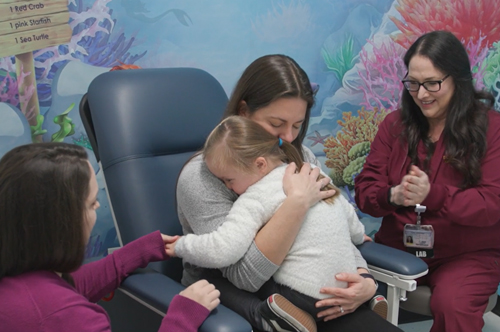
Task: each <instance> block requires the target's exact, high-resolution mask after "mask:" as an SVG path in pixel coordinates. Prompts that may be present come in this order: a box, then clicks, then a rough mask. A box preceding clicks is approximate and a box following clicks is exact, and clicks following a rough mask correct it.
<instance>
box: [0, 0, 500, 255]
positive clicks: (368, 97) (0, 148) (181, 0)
mask: <svg viewBox="0 0 500 332" xmlns="http://www.w3.org/2000/svg"><path fill="white" fill-rule="evenodd" d="M68 10H69V22H68V23H69V25H70V27H71V29H72V36H71V40H70V41H69V42H68V43H66V44H62V45H58V46H52V47H47V48H44V49H41V50H36V51H34V52H33V57H34V71H35V75H36V85H34V84H32V85H29V84H28V85H26V88H25V89H24V90H23V91H19V89H18V83H19V82H22V81H23V80H24V79H25V77H24V75H25V74H23V73H24V72H22V71H21V75H18V74H17V73H16V63H15V62H16V60H15V57H13V56H12V57H4V58H0V156H1V155H3V154H4V153H5V152H6V151H8V150H10V149H11V148H13V147H14V146H17V145H20V144H25V143H30V142H32V141H33V140H35V138H37V137H38V138H39V139H41V140H43V141H63V142H68V143H73V144H78V145H81V146H84V147H85V148H87V150H88V152H89V155H90V156H91V158H92V164H93V166H94V167H95V169H96V171H97V177H98V180H99V184H100V186H101V191H100V193H99V195H100V197H99V199H100V201H101V205H102V207H101V209H100V210H99V212H98V222H97V224H96V227H95V229H94V231H93V233H92V237H91V239H90V241H89V245H88V248H87V252H86V257H87V259H89V260H92V259H96V258H99V257H101V256H103V255H105V254H106V251H107V248H109V247H113V246H116V245H117V241H116V231H115V230H114V226H113V221H112V217H111V212H110V211H109V204H107V203H106V201H107V198H106V193H105V191H104V182H103V179H102V175H101V174H100V172H99V166H98V163H97V161H96V160H95V158H94V157H93V154H92V150H91V146H90V143H89V141H88V137H87V134H86V132H85V130H84V128H83V125H82V123H81V119H80V117H79V115H78V105H79V102H80V100H81V98H82V96H83V94H85V92H86V90H87V88H88V85H89V84H90V82H91V81H92V79H94V78H95V77H96V76H97V75H99V74H101V73H103V72H106V71H109V70H111V69H112V68H113V67H115V69H122V68H134V67H135V66H137V67H142V68H153V67H180V66H188V67H198V68H202V69H205V70H207V71H208V72H210V73H211V74H212V75H214V76H215V77H216V78H217V79H218V80H219V82H220V83H221V84H222V86H223V88H224V89H225V91H226V93H227V94H228V95H229V94H230V93H231V91H232V89H233V87H234V84H235V82H236V80H237V79H238V77H239V75H240V74H241V72H242V71H243V69H244V68H245V67H246V66H247V65H248V64H249V63H250V62H251V61H252V60H254V59H255V58H257V57H259V56H261V55H264V54H271V53H284V54H287V55H290V56H291V57H293V58H294V59H295V60H296V61H297V62H298V63H299V64H300V65H301V66H302V67H303V68H304V70H305V71H306V72H307V73H308V75H309V76H310V79H311V81H312V82H315V83H317V84H318V85H319V87H320V88H319V91H318V93H317V94H316V104H315V106H314V107H313V109H312V112H311V114H312V118H311V121H310V125H309V128H308V132H307V135H306V139H305V141H304V144H305V145H306V146H308V147H309V148H311V150H312V151H313V152H314V153H315V154H316V156H317V157H318V159H319V160H320V161H321V163H322V165H323V170H324V171H325V172H327V173H328V174H329V175H330V176H331V177H332V179H333V181H334V183H335V184H336V185H337V186H339V187H341V188H343V191H344V195H345V196H346V197H347V198H348V199H349V200H350V201H351V202H352V204H354V205H355V203H354V199H353V197H352V195H353V193H352V188H353V185H354V181H355V177H356V175H357V174H358V173H359V171H360V170H361V168H362V167H363V163H364V160H365V158H366V155H367V154H368V153H369V151H370V144H371V142H372V141H373V139H374V137H375V134H376V132H377V128H378V125H379V124H380V122H381V121H382V120H383V119H384V117H385V116H386V115H387V114H388V113H390V112H392V111H394V110H396V109H397V108H398V105H399V96H400V94H401V91H402V88H403V86H402V84H401V79H403V77H404V76H405V74H406V68H405V66H404V64H403V61H402V57H403V55H404V53H405V51H406V49H407V48H408V47H409V45H410V44H411V43H412V42H413V41H414V40H415V39H416V38H418V36H420V35H421V34H422V33H425V32H428V31H431V30H438V29H446V30H450V31H452V32H453V33H455V34H456V36H457V37H458V38H459V39H460V40H461V41H462V42H463V43H464V45H465V47H466V49H467V51H468V53H469V58H470V61H471V66H472V70H473V74H474V80H475V84H476V87H477V88H479V89H491V90H492V91H493V93H494V94H495V97H496V100H497V102H496V107H497V108H498V109H499V110H500V6H498V4H496V3H495V2H494V1H491V0H474V1H472V0H441V1H435V0H351V1H341V0H317V1H314V2H313V1H306V0H273V1H267V0H255V1H251V2H250V1H230V0H218V1H195V0H171V1H168V2H167V1H162V0H149V1H145V0H68ZM35 92H37V94H38V99H39V106H40V112H39V114H35V113H34V112H33V111H32V110H31V109H30V108H26V107H25V106H23V105H27V103H24V102H23V101H24V100H26V99H28V100H29V99H30V98H31V95H32V94H33V93H35ZM359 216H360V217H361V220H362V222H363V223H364V224H365V226H366V229H367V233H368V234H369V235H373V234H374V233H375V232H376V231H377V229H378V227H379V220H377V219H375V218H372V217H370V216H366V215H363V214H362V213H359Z"/></svg>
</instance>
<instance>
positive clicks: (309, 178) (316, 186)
mask: <svg viewBox="0 0 500 332" xmlns="http://www.w3.org/2000/svg"><path fill="white" fill-rule="evenodd" d="M296 169H297V166H296V164H295V163H291V164H290V165H288V167H287V168H286V171H285V176H284V177H283V190H284V191H285V195H287V197H289V198H291V197H294V198H296V199H297V202H299V203H302V204H306V208H310V207H311V206H313V205H314V204H316V203H318V202H319V201H321V200H323V199H325V198H328V197H331V196H333V195H335V190H326V191H321V188H323V187H324V186H326V185H327V184H328V183H330V179H329V178H323V179H318V175H319V171H320V170H319V168H318V167H315V168H313V169H311V165H310V164H309V163H304V165H303V166H302V169H301V170H300V172H299V173H296Z"/></svg>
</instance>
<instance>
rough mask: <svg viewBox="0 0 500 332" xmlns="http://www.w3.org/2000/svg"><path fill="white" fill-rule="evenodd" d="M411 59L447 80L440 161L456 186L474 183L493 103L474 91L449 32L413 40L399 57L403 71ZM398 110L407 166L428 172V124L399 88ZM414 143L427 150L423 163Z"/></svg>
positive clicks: (489, 97) (459, 46)
mask: <svg viewBox="0 0 500 332" xmlns="http://www.w3.org/2000/svg"><path fill="white" fill-rule="evenodd" d="M416 55H420V56H423V57H426V58H428V59H429V60H430V61H431V62H432V64H433V65H434V67H436V68H437V69H439V70H440V71H442V72H443V73H444V74H447V75H450V78H451V79H453V82H454V85H455V90H454V91H453V95H452V97H451V100H450V104H449V106H448V110H447V113H446V122H445V128H444V130H443V138H444V142H445V146H446V150H445V161H446V162H448V163H450V164H451V165H452V167H453V168H455V169H456V170H457V171H458V172H460V174H462V176H463V178H464V180H463V183H462V187H464V188H466V187H470V186H474V185H477V184H478V183H479V181H480V180H481V176H482V173H481V167H480V163H481V160H482V158H483V157H484V155H485V153H486V148H487V147H486V132H487V130H488V114H487V113H488V111H489V110H490V109H492V107H493V105H494V102H495V100H494V97H493V95H491V93H488V92H485V91H476V89H475V88H474V85H473V81H472V72H471V67H470V62H469V57H468V55H467V51H466V50H465V48H464V46H463V45H462V43H461V42H460V40H458V39H457V37H455V36H454V35H453V34H452V33H451V32H448V31H433V32H429V33H426V34H424V35H422V36H421V37H420V38H418V39H417V40H416V41H415V42H414V43H413V45H411V46H410V48H409V49H408V51H407V52H406V55H405V57H404V63H405V65H406V67H407V68H408V65H409V63H410V60H411V59H412V58H413V57H414V56H416ZM401 107H402V110H401V121H402V124H403V126H404V127H405V129H404V131H403V133H402V137H403V139H404V140H406V141H407V142H408V146H409V150H408V156H409V157H410V158H411V161H412V163H413V164H415V165H419V166H420V167H422V168H423V169H425V170H426V171H428V170H429V164H430V159H431V157H432V154H433V153H434V149H435V144H434V143H432V142H431V140H430V138H429V137H428V134H429V123H428V121H427V119H426V117H425V116H424V115H423V113H422V111H421V110H420V108H419V107H418V106H417V104H416V103H415V101H414V100H413V98H412V96H411V95H410V93H409V92H408V91H407V90H406V89H403V94H402V97H401ZM420 140H422V141H423V142H424V145H425V146H426V148H427V151H428V153H427V157H426V159H425V160H424V161H421V162H419V160H418V153H417V146H418V142H419V141H420Z"/></svg>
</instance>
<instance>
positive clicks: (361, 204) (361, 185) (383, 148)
mask: <svg viewBox="0 0 500 332" xmlns="http://www.w3.org/2000/svg"><path fill="white" fill-rule="evenodd" d="M397 114H399V112H397V111H395V112H393V113H390V114H389V115H387V116H386V118H385V119H384V121H382V123H381V124H380V126H379V129H378V131H377V135H376V136H375V139H374V140H373V143H372V144H371V146H370V153H369V154H368V156H367V157H366V161H365V164H364V166H363V170H362V171H361V173H360V174H359V175H358V176H357V177H356V179H355V181H354V183H355V186H354V190H355V193H356V195H355V199H356V204H357V206H358V208H359V209H360V210H361V211H362V212H364V213H367V214H369V215H371V216H373V217H383V216H386V215H388V214H390V213H392V212H394V211H395V210H396V207H395V206H393V205H391V204H389V201H388V199H387V198H388V194H389V190H390V188H391V185H390V184H389V172H391V169H389V166H390V165H389V159H390V156H391V152H392V149H393V147H394V146H395V144H400V143H399V138H398V137H397V135H395V133H393V132H391V130H390V128H393V127H394V125H395V124H394V122H395V121H397ZM403 162H404V160H401V163H403ZM392 171H393V170H392ZM397 184H399V183H397ZM397 184H394V185H397Z"/></svg>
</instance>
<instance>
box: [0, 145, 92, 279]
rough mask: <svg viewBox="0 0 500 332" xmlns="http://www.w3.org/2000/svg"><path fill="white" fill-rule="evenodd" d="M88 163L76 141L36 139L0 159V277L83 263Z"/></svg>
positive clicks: (69, 268) (64, 268) (73, 267)
mask: <svg viewBox="0 0 500 332" xmlns="http://www.w3.org/2000/svg"><path fill="white" fill-rule="evenodd" d="M90 177H91V174H90V167H89V165H88V162H87V153H86V152H85V149H83V148H82V147H80V146H77V145H72V144H65V143H37V144H28V145H23V146H19V147H16V148H14V149H13V150H11V151H9V152H7V153H6V154H5V155H4V156H3V158H2V159H1V160H0V279H1V278H3V277H6V276H16V275H19V274H22V273H26V272H30V271H39V270H46V271H56V272H61V273H63V277H64V276H66V278H65V279H68V278H67V277H68V275H67V274H68V273H69V272H72V271H74V270H76V269H77V268H78V267H79V266H80V265H81V264H82V262H83V259H84V252H85V244H86V241H87V239H85V235H84V233H85V231H84V225H85V218H86V214H85V211H86V210H85V204H86V200H87V197H88V195H89V181H90Z"/></svg>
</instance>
